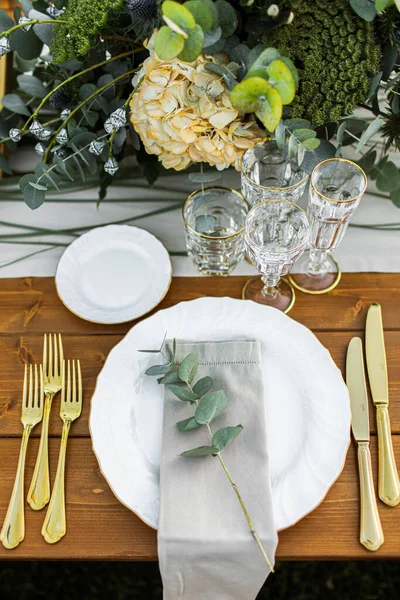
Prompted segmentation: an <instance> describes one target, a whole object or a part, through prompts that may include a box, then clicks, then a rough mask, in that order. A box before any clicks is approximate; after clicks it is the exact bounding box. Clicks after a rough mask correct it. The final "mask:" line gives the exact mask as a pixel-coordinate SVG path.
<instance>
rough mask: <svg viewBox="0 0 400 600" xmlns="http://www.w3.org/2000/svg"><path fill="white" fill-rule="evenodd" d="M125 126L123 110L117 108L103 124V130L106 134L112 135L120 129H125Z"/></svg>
mask: <svg viewBox="0 0 400 600" xmlns="http://www.w3.org/2000/svg"><path fill="white" fill-rule="evenodd" d="M125 125H126V113H125V110H124V109H123V108H118V109H117V110H115V111H114V112H112V113H111V115H110V116H109V117H108V119H107V121H106V122H105V123H104V129H105V130H106V132H107V133H112V132H113V131H118V129H121V127H125Z"/></svg>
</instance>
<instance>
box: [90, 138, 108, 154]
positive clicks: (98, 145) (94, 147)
mask: <svg viewBox="0 0 400 600" xmlns="http://www.w3.org/2000/svg"><path fill="white" fill-rule="evenodd" d="M106 143H107V142H106V141H105V140H93V142H90V146H89V152H90V153H91V154H94V155H95V156H100V154H101V153H102V152H103V148H104V146H105V145H106Z"/></svg>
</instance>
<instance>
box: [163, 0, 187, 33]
mask: <svg viewBox="0 0 400 600" xmlns="http://www.w3.org/2000/svg"><path fill="white" fill-rule="evenodd" d="M161 9H162V12H163V15H165V16H166V17H167V18H168V19H170V20H171V21H172V22H173V23H175V25H177V26H178V27H180V28H181V29H183V30H186V29H194V28H195V26H196V21H195V18H194V16H193V15H192V13H191V11H190V10H189V9H188V8H186V7H185V5H182V4H179V2H174V1H173V0H165V2H163V3H162V5H161Z"/></svg>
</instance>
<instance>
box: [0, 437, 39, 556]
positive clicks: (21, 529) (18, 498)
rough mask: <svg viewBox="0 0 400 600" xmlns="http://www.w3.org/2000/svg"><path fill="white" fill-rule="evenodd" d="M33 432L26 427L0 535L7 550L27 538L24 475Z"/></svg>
mask: <svg viewBox="0 0 400 600" xmlns="http://www.w3.org/2000/svg"><path fill="white" fill-rule="evenodd" d="M31 430H32V426H31V425H26V426H25V427H24V433H23V434H22V441H21V450H20V452H19V459H18V468H17V474H16V476H15V481H14V487H13V491H12V494H11V499H10V504H9V505H8V509H7V514H6V518H5V520H4V523H3V527H2V529H1V533H0V540H1V543H2V544H3V546H4V547H5V548H9V549H11V548H15V547H16V546H18V544H19V543H20V542H22V540H23V539H24V536H25V518H24V473H25V457H26V449H27V447H28V440H29V435H30V433H31Z"/></svg>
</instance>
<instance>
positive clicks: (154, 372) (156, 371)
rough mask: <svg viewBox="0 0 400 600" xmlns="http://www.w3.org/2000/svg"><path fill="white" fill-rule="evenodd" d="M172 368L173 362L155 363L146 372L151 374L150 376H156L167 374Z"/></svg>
mask: <svg viewBox="0 0 400 600" xmlns="http://www.w3.org/2000/svg"><path fill="white" fill-rule="evenodd" d="M171 368H172V365H171V363H168V364H166V365H153V366H152V367H149V368H148V369H146V371H145V372H144V374H145V375H149V376H150V377H156V376H158V375H166V373H169V371H170V370H171Z"/></svg>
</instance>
